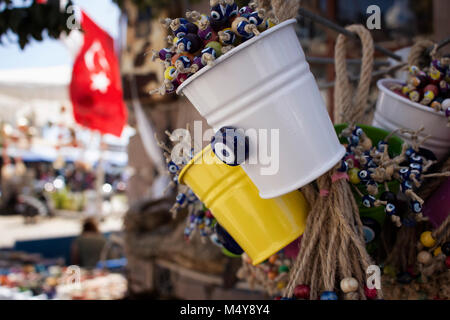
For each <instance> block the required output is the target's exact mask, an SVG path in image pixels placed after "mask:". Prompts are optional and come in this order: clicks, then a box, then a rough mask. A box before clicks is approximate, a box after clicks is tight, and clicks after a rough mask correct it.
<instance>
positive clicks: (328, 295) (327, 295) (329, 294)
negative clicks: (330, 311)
mask: <svg viewBox="0 0 450 320" xmlns="http://www.w3.org/2000/svg"><path fill="white" fill-rule="evenodd" d="M320 300H338V296H337V294H336V292H333V291H324V292H323V293H322V294H321V295H320Z"/></svg>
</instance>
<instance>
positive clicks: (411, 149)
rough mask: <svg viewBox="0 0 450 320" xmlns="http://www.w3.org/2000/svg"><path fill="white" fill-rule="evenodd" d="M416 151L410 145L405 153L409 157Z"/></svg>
mask: <svg viewBox="0 0 450 320" xmlns="http://www.w3.org/2000/svg"><path fill="white" fill-rule="evenodd" d="M415 152H416V151H415V150H414V149H413V148H412V147H410V148H408V149H406V152H405V155H406V156H407V157H411V156H412V155H413V154H414V153H415Z"/></svg>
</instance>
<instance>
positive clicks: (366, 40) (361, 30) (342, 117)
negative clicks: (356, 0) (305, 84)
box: [334, 25, 375, 123]
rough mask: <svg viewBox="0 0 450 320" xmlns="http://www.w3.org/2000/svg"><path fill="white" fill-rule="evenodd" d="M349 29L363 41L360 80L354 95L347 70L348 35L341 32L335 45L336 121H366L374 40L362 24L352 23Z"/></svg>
mask: <svg viewBox="0 0 450 320" xmlns="http://www.w3.org/2000/svg"><path fill="white" fill-rule="evenodd" d="M346 29H347V30H349V31H351V32H354V33H356V34H357V35H358V36H359V38H360V39H361V42H362V51H363V54H362V65H361V71H360V81H359V84H358V87H357V89H356V94H355V95H354V93H353V89H352V86H351V84H350V81H349V75H348V71H347V62H346V55H347V49H346V46H347V37H346V36H344V35H342V34H340V35H339V36H338V38H337V41H336V46H335V62H336V87H335V94H334V104H335V114H334V119H335V122H336V123H345V122H349V121H355V122H358V123H363V122H364V118H365V117H364V116H365V115H364V110H365V109H366V105H367V99H368V96H369V90H370V83H371V79H372V70H373V59H374V52H375V49H374V42H373V38H372V35H371V34H370V32H369V30H367V29H366V28H365V27H364V26H362V25H351V26H348V27H346Z"/></svg>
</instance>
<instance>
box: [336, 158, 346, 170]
mask: <svg viewBox="0 0 450 320" xmlns="http://www.w3.org/2000/svg"><path fill="white" fill-rule="evenodd" d="M337 170H338V171H339V172H347V170H348V163H347V162H345V161H344V160H342V161H341V165H340V167H339V169H337Z"/></svg>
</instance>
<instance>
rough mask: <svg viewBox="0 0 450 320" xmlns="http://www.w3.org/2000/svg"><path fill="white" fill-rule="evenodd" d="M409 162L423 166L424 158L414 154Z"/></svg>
mask: <svg viewBox="0 0 450 320" xmlns="http://www.w3.org/2000/svg"><path fill="white" fill-rule="evenodd" d="M409 161H410V162H413V163H418V164H423V157H422V156H421V155H420V154H417V153H413V154H412V155H411V156H410V157H409Z"/></svg>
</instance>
